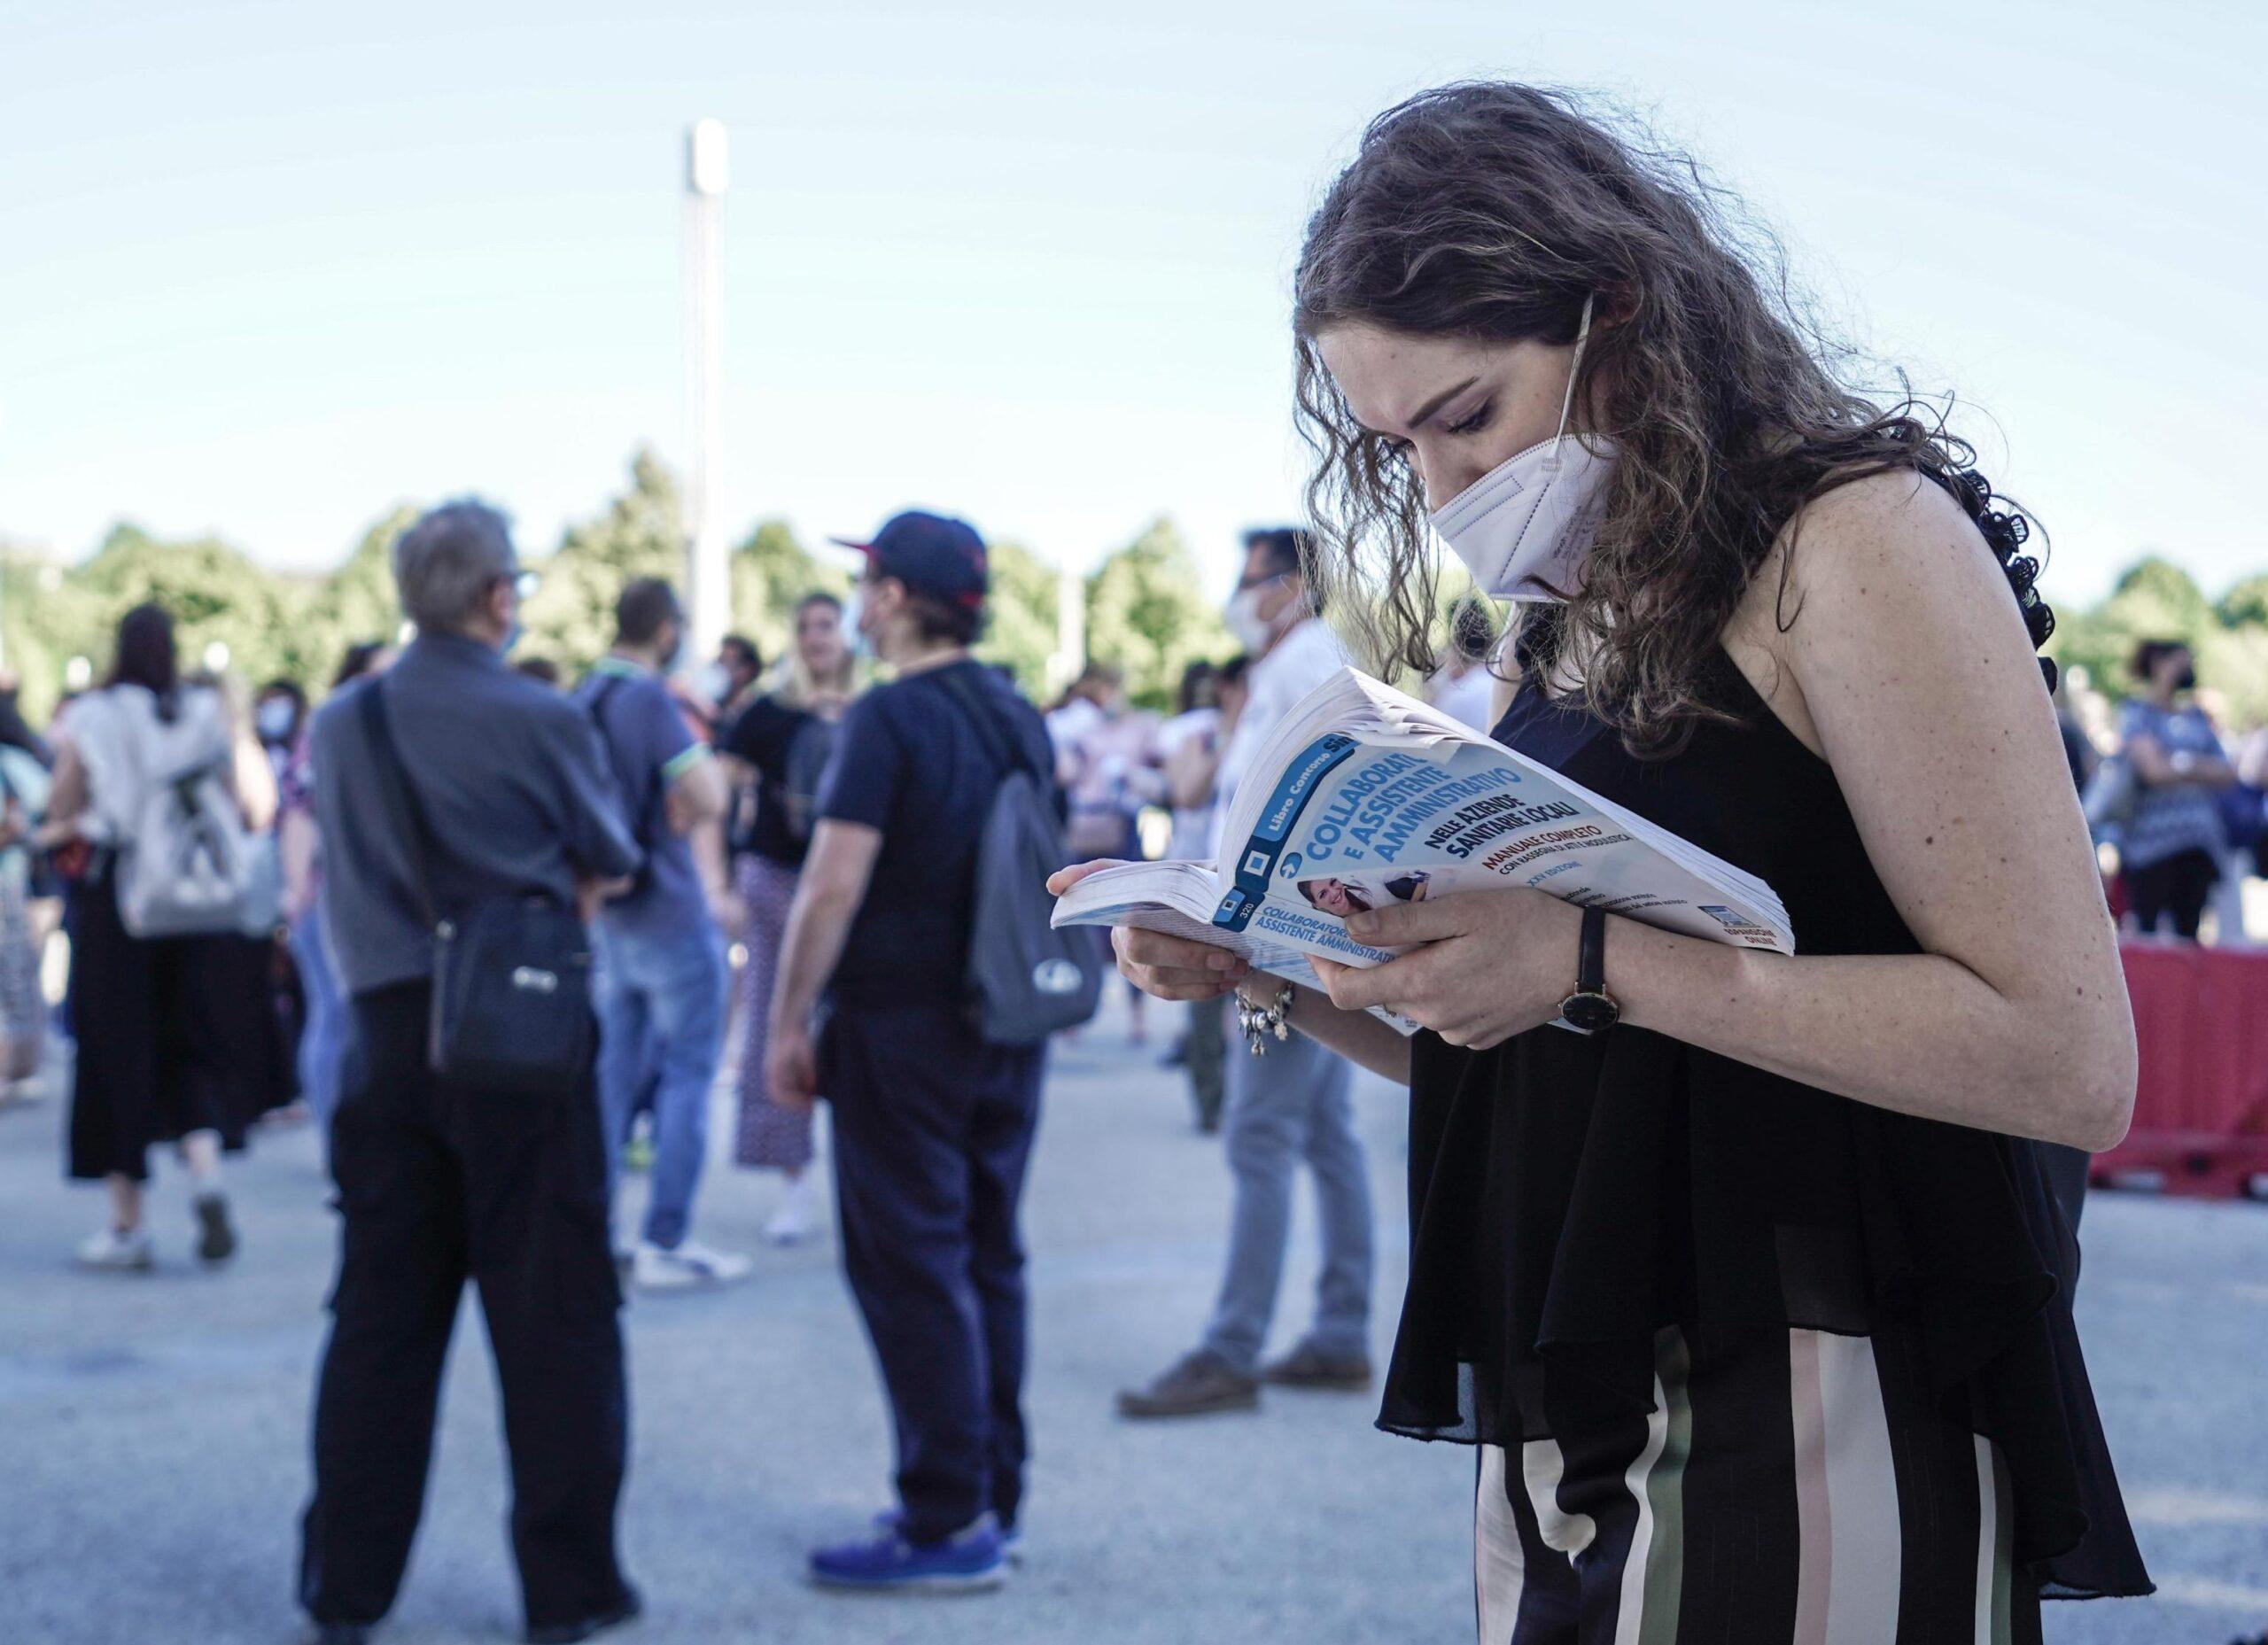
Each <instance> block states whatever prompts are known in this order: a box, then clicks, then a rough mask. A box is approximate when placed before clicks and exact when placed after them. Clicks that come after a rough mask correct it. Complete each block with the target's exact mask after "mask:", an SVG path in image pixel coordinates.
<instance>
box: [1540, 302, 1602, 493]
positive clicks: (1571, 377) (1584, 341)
mask: <svg viewBox="0 0 2268 1645" xmlns="http://www.w3.org/2000/svg"><path fill="white" fill-rule="evenodd" d="M1596 298H1597V293H1596V292H1593V293H1591V295H1589V296H1588V297H1586V298H1584V299H1583V318H1582V322H1581V324H1580V325H1578V326H1577V327H1576V328H1575V355H1574V358H1573V359H1572V360H1570V361H1568V362H1567V392H1566V393H1565V395H1564V396H1562V397H1561V399H1560V401H1559V429H1558V431H1557V433H1555V434H1554V435H1552V437H1551V456H1550V465H1551V467H1552V468H1553V469H1557V468H1558V466H1559V442H1560V441H1561V440H1563V439H1565V438H1567V415H1568V414H1569V413H1570V412H1572V411H1573V409H1574V408H1575V374H1576V372H1577V371H1579V370H1581V368H1582V363H1583V349H1584V348H1585V346H1586V345H1588V344H1589V342H1590V340H1591V304H1592V303H1593V302H1594V301H1596Z"/></svg>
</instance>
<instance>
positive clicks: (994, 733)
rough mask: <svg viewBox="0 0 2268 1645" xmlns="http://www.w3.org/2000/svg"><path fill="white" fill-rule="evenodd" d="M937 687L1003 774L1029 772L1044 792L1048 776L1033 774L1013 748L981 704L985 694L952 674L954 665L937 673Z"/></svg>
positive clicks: (994, 717) (995, 714)
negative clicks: (965, 717)
mask: <svg viewBox="0 0 2268 1645" xmlns="http://www.w3.org/2000/svg"><path fill="white" fill-rule="evenodd" d="M937 683H938V684H939V685H941V686H943V687H944V688H945V690H946V692H947V694H949V695H951V698H952V699H953V701H954V702H958V703H959V704H960V706H961V708H962V710H964V711H965V712H966V713H967V715H968V717H969V718H970V719H972V720H973V721H975V725H976V737H977V741H980V742H982V743H983V745H984V749H985V752H987V753H988V754H990V755H991V757H993V758H994V759H995V760H997V761H998V762H999V764H1000V768H1001V770H1002V771H1003V772H1011V771H1021V772H1029V773H1030V775H1031V776H1032V777H1033V778H1034V779H1035V780H1037V781H1038V782H1039V784H1040V786H1041V788H1042V789H1043V790H1045V788H1047V786H1048V784H1049V780H1050V777H1051V773H1049V772H1039V771H1033V770H1032V763H1031V761H1030V760H1029V758H1027V757H1025V754H1024V751H1023V750H1022V749H1019V748H1018V747H1017V746H1016V742H1017V739H1015V738H1014V736H1012V735H1011V734H1010V733H1009V729H1008V727H1007V726H1006V724H1004V723H1003V722H1002V719H1001V717H1000V715H999V713H998V710H995V709H994V708H993V706H992V704H990V702H986V701H985V700H984V694H983V692H981V691H979V690H978V689H977V688H976V686H975V683H974V682H973V681H971V680H969V679H967V677H965V676H963V675H961V674H959V673H957V672H955V671H954V667H953V665H951V664H948V665H947V666H946V667H945V668H944V669H942V670H940V671H938V674H937Z"/></svg>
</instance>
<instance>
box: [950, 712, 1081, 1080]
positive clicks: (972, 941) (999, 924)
mask: <svg viewBox="0 0 2268 1645" xmlns="http://www.w3.org/2000/svg"><path fill="white" fill-rule="evenodd" d="M938 680H939V683H940V684H942V685H944V687H946V688H947V689H948V690H949V691H951V694H952V695H953V696H954V698H955V699H956V700H957V701H958V702H959V703H960V705H961V707H962V708H963V709H964V710H966V711H967V715H968V718H969V720H970V722H971V724H972V725H973V726H975V731H976V734H977V737H978V739H979V741H982V742H983V744H984V746H985V748H986V749H987V750H988V752H990V755H991V756H992V757H993V759H994V760H995V761H996V762H997V763H998V764H999V765H1000V767H1001V768H1002V770H1003V771H1004V772H1006V775H1005V776H1004V777H1003V778H1002V779H1001V782H1000V787H999V788H998V790H997V791H995V793H994V794H993V795H992V807H991V810H990V811H988V812H986V814H985V818H984V832H983V834H982V835H981V836H979V838H978V842H977V847H976V885H975V896H974V897H973V898H972V901H971V909H972V912H973V915H974V918H973V919H972V920H971V922H970V926H969V934H968V970H967V985H966V987H967V993H966V998H967V1005H966V1011H967V1017H968V1021H969V1026H970V1027H971V1028H975V1030H976V1032H977V1035H978V1036H979V1037H980V1038H982V1039H983V1040H984V1041H985V1042H986V1043H987V1044H993V1045H1037V1044H1040V1043H1041V1042H1042V1041H1044V1040H1045V1039H1046V1038H1047V1036H1049V1035H1051V1034H1053V1033H1056V1032H1058V1031H1059V1030H1060V1029H1063V1028H1077V1027H1078V1026H1079V1025H1080V1024H1081V1023H1083V1022H1084V1021H1086V1020H1088V1019H1090V1018H1091V1017H1092V1016H1093V1015H1094V1014H1095V1010H1096V1007H1097V1006H1099V1005H1100V1004H1101V1003H1102V982H1103V956H1102V950H1101V947H1100V945H1099V943H1097V942H1096V940H1095V936H1096V934H1095V932H1094V931H1092V930H1091V929H1090V928H1087V927H1067V928H1065V929H1062V930H1058V929H1056V928H1055V927H1053V926H1052V925H1051V924H1050V923H1049V920H1050V919H1051V918H1052V916H1053V914H1054V912H1055V899H1054V898H1053V897H1052V896H1048V894H1047V876H1048V875H1050V874H1052V873H1054V872H1055V871H1056V870H1057V869H1059V868H1060V867H1062V866H1063V865H1065V864H1066V863H1068V861H1069V860H1070V855H1069V853H1068V851H1067V850H1065V848H1064V844H1063V825H1062V822H1061V820H1060V819H1059V818H1058V817H1057V815H1056V811H1055V807H1054V804H1053V803H1052V794H1053V790H1054V787H1055V784H1054V778H1053V775H1052V773H1051V772H1047V771H1045V770H1044V769H1039V770H1035V769H1034V767H1033V764H1032V762H1031V759H1030V758H1029V756H1028V755H1027V754H1025V753H1024V752H1023V750H1022V749H1021V743H1020V740H1019V739H1018V738H1017V737H1016V735H1015V733H1014V728H1013V727H1012V726H1007V725H1006V724H1004V723H1003V722H1002V718H1001V716H1000V713H999V711H998V710H997V709H996V708H994V706H993V705H992V704H991V703H989V702H985V701H984V697H983V692H982V691H981V690H980V689H979V688H978V687H976V685H975V683H974V682H972V681H971V680H969V679H967V677H966V674H965V671H960V670H957V669H955V670H947V671H944V672H942V673H940V674H939V676H938Z"/></svg>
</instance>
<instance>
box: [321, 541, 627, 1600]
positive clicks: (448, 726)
mask: <svg viewBox="0 0 2268 1645" xmlns="http://www.w3.org/2000/svg"><path fill="white" fill-rule="evenodd" d="M393 564H394V578H395V581H396V583H397V584H398V586H400V593H401V603H402V609H403V610H404V611H405V612H406V613H407V614H408V617H409V618H410V620H411V621H412V622H413V623H414V624H416V628H417V637H416V640H413V641H412V642H411V644H410V645H409V646H408V648H407V649H405V650H404V651H403V652H402V654H401V656H400V660H399V661H397V662H396V663H394V665H393V666H392V669H390V670H388V671H386V672H385V673H384V674H382V675H376V676H371V677H368V678H366V679H360V680H357V681H355V682H354V683H353V684H352V685H350V686H348V687H346V689H344V690H343V691H341V692H339V693H338V694H337V695H336V696H335V697H334V698H333V699H332V700H331V701H330V702H329V703H327V704H326V705H325V706H324V707H323V709H322V712H320V713H319V714H317V715H316V716H315V729H314V733H313V756H314V764H315V814H316V819H317V821H318V823H319V825H320V826H321V829H322V842H323V888H322V897H323V916H324V919H325V921H326V924H327V927H328V929H329V931H330V937H331V943H332V947H333V949H334V951H335V952H336V957H337V961H338V972H339V981H340V984H341V987H342V989H343V990H344V991H345V992H346V994H347V995H348V996H349V997H350V998H351V1001H352V1006H353V1047H352V1050H351V1051H350V1053H349V1057H348V1063H347V1069H346V1077H345V1079H344V1080H343V1081H342V1084H341V1090H340V1092H339V1099H338V1108H337V1111H336V1112H335V1113H334V1114H333V1116H332V1119H331V1136H330V1165H331V1175H332V1176H333V1177H334V1178H335V1179H336V1180H337V1182H338V1207H339V1214H340V1219H341V1230H340V1250H339V1261H338V1282H337V1284H336V1285H335V1286H334V1288H333V1292H332V1296H331V1305H330V1306H331V1313H332V1315H333V1323H332V1327H331V1333H330V1342H329V1343H328V1345H326V1346H325V1348H324V1350H323V1359H322V1370H321V1372H320V1374H319V1377H318V1381H317V1385H316V1393H315V1493H314V1496H313V1498H312V1500H311V1501H309V1503H308V1505H307V1516H306V1518H305V1521H304V1523H303V1525H302V1532H303V1540H302V1543H301V1558H300V1572H299V1598H300V1602H301V1603H302V1604H304V1605H305V1606H306V1607H307V1612H308V1614H309V1615H310V1616H311V1617H312V1618H314V1619H315V1624H316V1629H317V1637H318V1639H320V1640H321V1641H323V1642H324V1645H354V1642H357V1641H361V1640H362V1639H363V1638H365V1637H366V1635H367V1633H368V1632H369V1628H370V1627H371V1626H373V1625H375V1624H376V1623H377V1621H378V1620H379V1618H382V1617H384V1615H385V1613H386V1611H387V1610H388V1609H389V1608H390V1607H391V1606H392V1602H393V1598H394V1593H395V1590H396V1588H397V1587H399V1586H400V1580H401V1573H402V1569H403V1566H404V1565H405V1564H406V1563H407V1561H408V1556H409V1545H410V1540H411V1538H412V1536H413V1535H414V1533H415V1532H416V1528H417V1519H418V1514H419V1510H420V1508H421V1507H422V1505H423V1496H424V1489H425V1472H426V1467H427V1463H428V1460H429V1458H430V1456H431V1450H432V1440H433V1416H434V1410H435V1407H436V1404H437V1402H438V1401H439V1395H440V1387H441V1366H442V1362H443V1360H444V1358H445V1356H446V1354H447V1348H448V1341H449V1334H450V1329H451V1327H452V1325H453V1324H454V1321H455V1318H456V1313H457V1303H458V1299H459V1297H460V1295H461V1293H462V1291H463V1289H464V1283H465V1281H466V1280H467V1279H468V1278H470V1279H471V1280H473V1281H474V1282H475V1283H476V1284H477V1285H478V1288H479V1292H480V1302H481V1308H482V1311H483V1313H484V1315H485V1317H486V1320H487V1324H488V1339H489V1344H490V1346H491V1347H492V1349H493V1351H494V1354H495V1356H496V1370H497V1380H498V1384H499V1386H500V1389H501V1394H502V1400H503V1408H504V1430H505V1437H506V1440H507V1442H508V1448H509V1452H510V1455H511V1468H512V1498H513V1501H512V1520H511V1525H512V1551H513V1554H514V1556H515V1557H516V1559H517V1563H518V1565H519V1574H520V1586H521V1592H522V1597H523V1600H524V1605H525V1610H526V1618H527V1637H528V1638H529V1639H530V1640H531V1641H537V1642H538V1645H549V1642H550V1641H574V1640H582V1639H587V1638H589V1637H590V1636H591V1635H592V1634H594V1633H598V1632H599V1631H600V1630H602V1629H603V1628H607V1627H610V1626H613V1625H614V1624H616V1623H618V1622H623V1621H626V1620H628V1619H629V1618H632V1617H633V1616H635V1615H636V1614H637V1613H638V1608H639V1602H638V1596H637V1594H636V1591H635V1590H634V1589H633V1588H632V1587H631V1586H630V1584H629V1583H628V1582H627V1581H626V1580H625V1579H624V1577H623V1574H622V1569H621V1566H620V1564H619V1563H618V1561H617V1556H616V1550H615V1535H614V1517H615V1507H616V1502H617V1499H618V1497H619V1495H620V1494H621V1488H622V1476H623V1470H624V1468H625V1461H626V1455H627V1447H628V1427H629V1416H628V1398H627V1394H626V1393H625V1386H624V1381H623V1362H622V1336H621V1331H620V1327H619V1324H618V1322H617V1318H616V1313H617V1308H618V1307H619V1306H620V1303H621V1294H620V1291H619V1288H618V1286H617V1281H616V1278H615V1271H614V1263H613V1259H612V1255H611V1253H610V1251H609V1249H608V1244H607V1227H606V1219H607V1203H606V1149H605V1144H604V1140H603V1138H602V1135H601V1128H600V1121H599V1109H598V1101H597V1097H596V1094H595V1089H594V1079H593V1070H592V1069H591V1068H590V1067H587V1066H586V1067H585V1068H584V1069H583V1070H582V1072H581V1074H580V1075H579V1076H578V1077H573V1078H571V1079H568V1080H564V1081H563V1082H561V1084H560V1087H559V1088H558V1089H557V1090H554V1091H548V1092H543V1093H538V1094H530V1093H528V1092H526V1091H524V1090H521V1091H509V1092H507V1091H500V1090H485V1089H482V1088H479V1087H478V1086H475V1085H472V1084H468V1083H466V1082H462V1081H458V1080H454V1079H451V1078H447V1077H443V1076H441V1075H438V1074H436V1073H435V1071H434V1069H433V1067H432V1066H431V1060H430V1058H429V1053H428V1044H427V1037H428V1023H429V1019H430V1017H431V1010H432V997H433V930H432V927H431V922H430V919H429V911H428V904H427V898H426V891H427V889H428V888H430V890H431V899H432V903H433V904H435V905H436V912H440V913H446V912H448V911H449V910H451V909H453V908H459V907H464V906H469V905H470V904H474V903H476V902H479V901H482V900H485V899H490V898H498V897H508V896H527V897H548V898H550V899H553V900H555V902H557V903H559V904H570V903H572V904H576V905H578V906H579V907H580V908H581V909H582V910H583V912H585V914H586V916H587V915H588V913H589V911H590V910H591V908H592V907H593V906H594V904H595V903H596V902H597V900H598V899H599V898H600V897H601V896H604V895H606V894H607V893H608V892H609V891H611V890H616V889H618V888H621V887H622V886H623V885H624V884H625V883H626V882H627V879H628V876H629V875H630V874H631V873H633V872H634V871H635V870H636V869H637V867H638V865H639V852H638V849H637V847H636V845H635V844H634V843H633V841H632V838H631V835H630V832H629V829H628V827H627V826H626V825H625V821H624V819H623V817H622V815H621V810H620V806H619V803H618V802H617V798H616V795H615V790H614V784H613V780H612V778H611V775H610V772H609V771H608V769H607V764H606V760H605V756H604V753H603V751H602V749H601V747H600V743H599V737H598V732H597V729H596V727H595V726H594V725H593V724H592V722H591V718H590V716H589V715H588V714H586V713H585V712H584V711H583V710H581V709H579V708H578V707H577V706H576V705H575V704H574V703H573V702H570V701H568V700H567V699H566V698H565V697H563V696H562V695H560V694H557V693H555V692H551V691H547V690H545V689H544V688H543V687H541V686H540V685H539V684H537V683H536V682H535V681H533V680H532V679H526V678H524V677H523V676H522V675H520V674H518V673H517V672H516V671H513V670H512V669H510V668H509V667H507V666H506V665H505V663H504V656H503V654H504V652H505V650H506V649H507V648H509V645H510V643H511V640H512V638H513V636H514V635H515V634H516V633H517V630H518V617H519V601H520V570H519V563H518V560H517V556H516V555H514V553H513V551H512V539H511V532H510V529H509V526H508V524H506V522H505V520H504V517H503V516H501V515H500V514H498V513H497V512H496V511H495V510H494V509H493V508H488V507H487V506H486V505H485V504H482V503H479V502H474V501H469V500H468V501H461V502H453V503H449V504H447V505H446V506H444V507H441V508H436V509H434V510H432V511H431V513H429V514H427V515H426V516H424V517H423V518H422V519H420V520H419V521H418V522H417V523H416V524H415V525H413V526H411V527H410V529H409V530H408V531H407V532H403V533H402V536H401V538H400V541H398V542H397V543H396V544H395V545H394V554H393ZM367 692H377V693H378V694H379V695H378V696H377V699H375V702H377V704H379V705H381V706H382V707H383V710H384V712H383V715H379V716H373V715H372V713H371V712H370V710H366V709H365V708H363V707H362V706H361V699H362V694H364V693H367ZM373 718H378V719H382V720H383V722H384V725H383V728H382V733H381V734H380V735H379V736H378V739H377V741H373V731H374V726H373V724H372V721H373ZM388 745H391V748H392V758H389V757H388V755H387V753H386V749H387V746H388ZM396 767H398V772H397V773H396V775H397V776H398V781H399V788H396V787H395V785H394V781H393V780H390V777H389V772H393V771H394V769H395V768H396ZM395 818H399V819H401V820H400V822H399V823H397V822H395V821H393V820H390V819H395ZM413 836H422V838H421V837H413Z"/></svg>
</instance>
